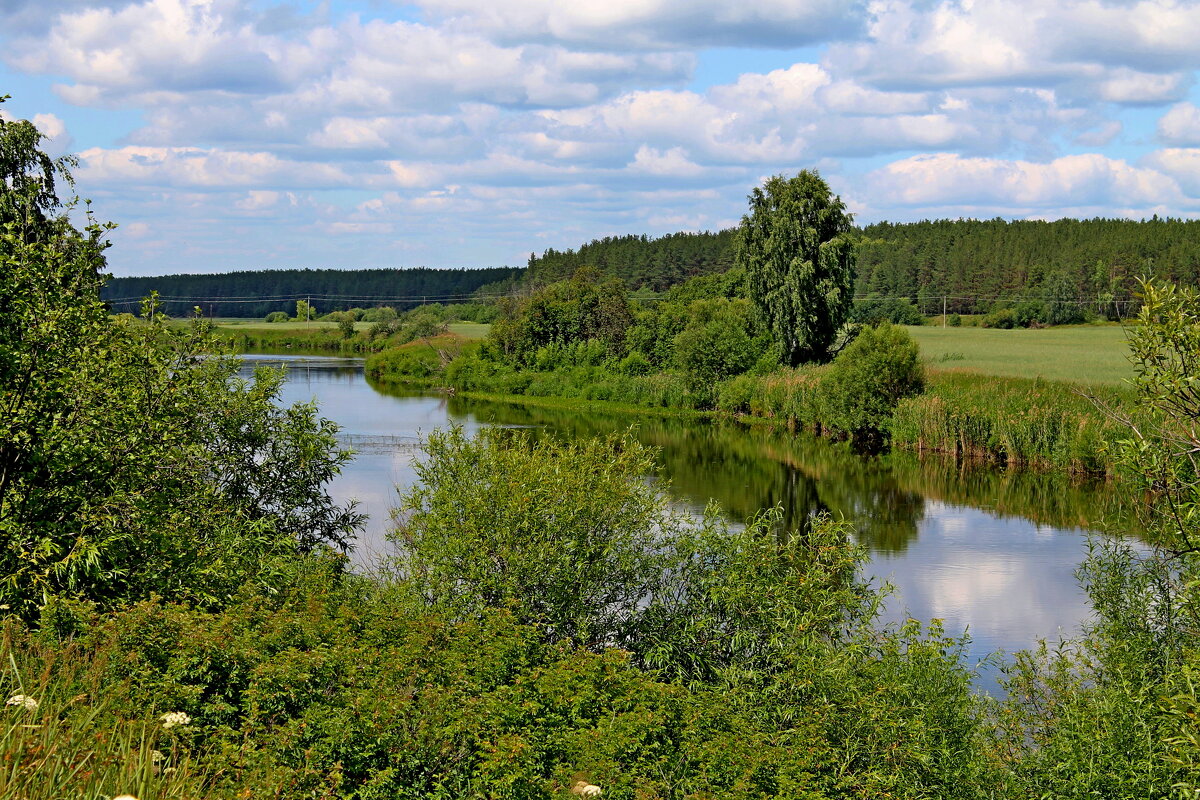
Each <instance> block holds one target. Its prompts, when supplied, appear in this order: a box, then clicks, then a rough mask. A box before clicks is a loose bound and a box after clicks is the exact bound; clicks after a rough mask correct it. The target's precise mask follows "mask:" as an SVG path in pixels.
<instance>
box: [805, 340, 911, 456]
mask: <svg viewBox="0 0 1200 800" xmlns="http://www.w3.org/2000/svg"><path fill="white" fill-rule="evenodd" d="M924 390H925V368H924V367H923V366H922V365H921V360H920V354H919V353H918V351H917V344H916V342H914V341H913V340H912V337H911V336H909V335H908V333H907V332H906V331H905V330H904V329H903V328H899V327H896V326H894V325H891V324H890V323H887V322H884V323H882V324H881V325H879V326H878V327H874V328H872V327H867V328H864V329H863V330H862V331H861V332H860V333H859V334H858V336H857V337H856V338H855V339H854V341H853V342H851V343H850V345H849V346H848V347H846V349H844V350H843V351H842V352H841V353H839V354H838V356H837V358H835V359H834V360H833V364H832V365H831V366H830V368H829V371H828V372H827V373H825V375H824V376H823V377H822V379H821V386H820V392H821V400H820V403H821V405H822V409H823V411H822V413H821V424H822V425H823V426H824V427H826V428H829V429H831V430H834V431H837V432H839V433H842V434H845V435H847V436H851V437H853V438H854V439H855V440H856V441H858V442H872V443H883V442H886V441H887V439H888V437H889V434H890V429H891V419H892V413H893V411H894V410H895V408H896V404H897V403H899V402H900V401H901V400H903V399H904V398H906V397H913V396H914V395H919V394H921V392H923V391H924Z"/></svg>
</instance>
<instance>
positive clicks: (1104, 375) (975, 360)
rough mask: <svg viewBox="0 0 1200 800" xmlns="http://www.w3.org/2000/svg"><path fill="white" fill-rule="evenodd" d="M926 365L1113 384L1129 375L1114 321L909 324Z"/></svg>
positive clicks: (1130, 370) (1124, 349) (1121, 332)
mask: <svg viewBox="0 0 1200 800" xmlns="http://www.w3.org/2000/svg"><path fill="white" fill-rule="evenodd" d="M908 332H909V333H910V334H912V337H913V339H915V340H916V342H917V344H918V345H920V347H921V355H922V356H923V357H924V358H925V360H926V362H927V363H928V365H929V367H930V368H931V369H935V370H947V371H959V370H961V371H972V372H982V373H986V374H988V375H1002V376H1006V377H1015V378H1037V377H1042V378H1045V379H1047V380H1058V381H1071V382H1073V383H1092V384H1118V383H1121V382H1122V381H1123V380H1125V379H1126V378H1130V377H1132V376H1133V366H1132V365H1131V364H1130V362H1129V360H1128V359H1127V358H1126V353H1127V352H1128V348H1127V347H1126V345H1125V336H1126V334H1125V330H1124V329H1123V328H1122V327H1121V326H1120V325H1069V326H1064V327H1061V328H1042V329H1037V330H1025V329H1016V330H1008V331H1006V330H996V329H992V328H938V327H930V326H926V327H909V328H908Z"/></svg>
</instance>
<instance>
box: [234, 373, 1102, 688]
mask: <svg viewBox="0 0 1200 800" xmlns="http://www.w3.org/2000/svg"><path fill="white" fill-rule="evenodd" d="M270 360H278V357H273V358H272V357H250V359H249V361H248V364H247V368H249V367H250V366H251V365H252V364H253V363H254V362H258V361H270ZM288 361H289V375H288V380H287V382H286V383H285V385H284V390H283V395H284V396H283V400H284V402H288V403H290V402H296V401H305V402H307V401H309V400H312V399H316V401H317V402H318V404H319V405H320V409H321V413H322V414H323V415H324V416H327V417H330V418H331V419H333V420H335V421H337V422H338V423H339V424H340V425H341V426H342V435H343V439H344V441H345V442H346V443H347V444H349V445H351V446H353V447H354V448H355V450H356V451H357V452H358V455H357V457H356V458H355V460H354V461H353V462H352V463H351V464H350V465H349V466H348V467H347V468H346V470H345V472H344V473H343V475H342V476H341V477H340V478H339V479H338V480H337V481H336V483H335V484H334V486H333V491H334V493H335V494H336V495H337V496H338V497H339V498H355V499H358V500H359V501H360V502H361V504H362V510H363V511H365V512H366V513H368V514H369V515H370V521H369V522H368V525H367V529H366V530H365V531H364V533H363V535H362V536H361V537H360V539H359V544H358V547H357V548H356V553H355V558H356V560H357V561H358V562H359V563H360V564H363V565H369V564H370V563H371V562H372V561H373V560H374V559H375V558H377V557H378V556H379V555H380V554H381V553H386V551H387V544H386V539H385V534H386V531H387V527H388V510H389V509H390V508H391V507H392V505H394V501H395V498H396V490H395V487H396V486H397V485H399V486H401V487H403V486H406V485H410V484H411V483H412V482H413V480H414V479H415V473H414V471H413V468H412V464H413V460H414V459H415V458H416V457H417V456H418V455H419V449H418V445H419V442H420V438H421V436H422V435H423V434H427V433H428V432H429V431H431V430H433V429H435V428H438V427H444V426H445V425H447V424H451V423H453V424H458V425H462V426H463V427H464V428H465V429H467V430H468V431H470V430H474V429H477V428H478V427H479V426H481V425H505V426H522V427H530V428H533V429H534V430H535V431H539V432H544V433H552V434H554V435H559V436H566V437H583V436H596V435H604V434H608V433H612V432H617V431H623V430H627V429H632V430H633V432H634V435H635V436H636V437H637V438H638V439H639V440H641V441H642V442H644V443H647V444H651V445H654V446H655V447H657V448H659V453H660V455H659V462H660V466H661V474H662V476H663V477H664V478H666V479H667V480H668V481H669V486H670V490H669V492H670V494H671V496H672V497H673V498H674V499H675V500H676V501H677V502H678V503H680V504H681V505H684V506H686V507H688V508H690V509H692V510H695V511H700V510H702V509H703V508H704V507H705V506H706V505H707V504H708V503H709V502H710V501H715V502H716V503H718V504H719V505H720V507H721V509H722V510H723V513H725V514H726V515H727V516H728V517H729V518H730V519H731V520H733V521H735V522H744V521H745V520H747V519H749V518H751V517H753V516H754V515H755V514H757V513H758V512H759V511H760V510H762V509H764V508H770V507H774V506H780V507H781V508H782V509H783V525H784V526H785V528H786V529H788V530H795V529H802V528H803V527H804V526H805V525H806V524H807V522H808V520H810V519H811V518H812V516H813V515H814V514H817V513H819V512H828V513H830V514H832V515H833V516H834V517H841V518H845V519H848V520H850V521H851V522H852V523H853V525H854V528H855V531H856V539H857V541H858V542H860V543H861V544H862V545H864V546H865V547H866V548H867V549H868V550H869V551H870V553H871V561H870V563H869V565H868V567H867V572H868V574H869V575H870V576H871V577H873V578H875V579H876V580H878V581H888V582H890V583H891V584H892V585H893V587H894V594H893V595H892V597H891V598H890V601H889V603H888V605H887V607H886V616H887V618H888V619H889V620H892V621H900V620H903V619H905V618H906V617H908V616H912V617H914V618H917V619H921V620H929V619H931V618H934V617H936V618H940V619H942V620H944V622H945V625H946V629H947V631H948V632H950V633H955V634H957V633H961V632H963V631H964V630H967V631H969V633H970V635H971V638H972V645H971V647H970V649H969V656H970V657H971V658H973V659H975V660H979V659H982V658H983V657H984V656H986V655H987V654H989V653H991V652H994V651H996V650H1005V651H1009V652H1011V651H1013V650H1016V649H1020V648H1024V647H1029V646H1031V645H1033V644H1034V643H1035V642H1036V640H1037V639H1038V638H1042V637H1045V638H1050V639H1056V638H1058V637H1059V636H1064V635H1071V634H1073V633H1075V632H1076V631H1077V630H1078V627H1079V624H1080V622H1081V621H1083V620H1084V619H1085V618H1086V616H1087V614H1088V613H1089V606H1088V603H1087V598H1086V597H1085V595H1084V594H1083V592H1082V591H1081V589H1080V588H1079V586H1078V584H1077V583H1076V581H1075V578H1074V570H1075V569H1076V567H1077V566H1078V564H1079V562H1080V561H1081V560H1082V558H1083V555H1084V553H1085V549H1086V533H1085V531H1086V530H1089V529H1092V530H1094V529H1097V528H1099V527H1100V524H1101V521H1102V520H1104V519H1107V518H1112V517H1113V516H1114V514H1113V511H1114V504H1115V503H1116V502H1117V501H1116V498H1115V495H1114V493H1113V492H1112V491H1111V489H1110V487H1108V486H1106V485H1104V484H1103V483H1079V482H1073V481H1069V480H1064V479H1060V478H1056V477H1054V476H1048V475H1039V474H1034V473H1024V472H1000V471H997V470H994V469H990V468H981V467H972V466H969V465H959V464H955V463H953V462H952V461H947V460H944V459H940V458H936V459H924V460H923V459H920V458H918V457H916V456H915V455H912V454H908V453H893V454H889V455H886V456H876V457H872V458H861V457H859V456H856V455H855V454H853V453H852V452H851V451H850V450H849V449H848V448H846V447H845V446H841V445H834V444H831V443H829V442H827V441H824V440H820V439H816V438H814V437H810V436H805V435H792V434H786V433H782V432H777V431H774V430H769V429H766V428H750V429H748V428H746V427H743V426H740V425H736V424H708V423H702V422H696V421H685V420H678V419H662V418H656V417H652V416H645V417H631V416H626V415H606V414H596V413H587V414H582V413H577V412H567V411H562V410H556V409H545V408H536V407H531V406H522V405H512V404H507V403H495V402H484V401H476V400H468V399H464V398H456V397H446V396H444V395H432V396H430V395H422V394H411V393H404V392H395V391H394V390H390V389H386V388H383V387H373V386H372V385H370V384H369V383H368V382H367V381H366V379H365V378H364V376H363V372H362V367H361V362H358V361H354V360H350V359H328V358H308V357H300V358H294V359H292V358H290V359H288ZM991 683H992V678H990V677H989V678H985V679H984V681H983V682H982V685H983V686H984V688H988V687H989V686H990V685H991Z"/></svg>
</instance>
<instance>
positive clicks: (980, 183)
mask: <svg viewBox="0 0 1200 800" xmlns="http://www.w3.org/2000/svg"><path fill="white" fill-rule="evenodd" d="M0 32H2V33H0V94H5V93H6V94H10V95H12V99H11V100H10V101H9V102H7V103H5V104H4V106H3V113H6V114H8V115H9V116H15V117H23V118H27V119H33V120H35V122H37V123H38V125H39V126H40V127H41V128H42V130H43V132H44V133H45V134H46V136H47V148H48V149H49V150H51V151H52V152H55V153H66V152H72V153H75V154H77V155H78V156H79V159H80V163H79V167H78V169H77V178H78V187H79V192H80V194H81V195H82V196H84V197H87V198H90V199H91V200H93V206H94V208H95V210H96V212H97V214H98V216H100V217H101V218H104V219H111V220H113V221H115V222H117V223H118V224H119V228H118V229H117V231H116V232H115V233H114V234H113V240H114V244H115V246H114V247H113V249H112V250H110V251H109V256H110V258H109V261H110V264H111V266H112V271H113V273H114V274H117V275H152V274H163V273H168V272H181V271H190V272H219V271H226V270H231V269H246V268H257V267H305V266H312V267H325V266H329V267H347V268H352V267H368V266H418V265H427V266H452V267H456V266H464V267H476V266H492V265H502V264H513V265H516V264H523V263H524V261H525V259H526V258H527V257H528V254H529V253H530V252H531V251H541V250H543V249H545V248H547V247H556V248H562V247H572V246H576V245H578V244H580V243H582V242H584V241H587V240H589V239H592V238H595V237H598V236H605V235H609V234H624V233H650V234H661V233H668V232H672V231H677V230H698V229H717V228H721V227H726V226H729V225H733V224H736V222H737V221H738V219H739V218H740V216H741V214H742V213H743V211H744V210H745V207H746V195H747V193H748V192H749V190H750V189H751V188H752V187H753V186H754V185H756V184H757V183H758V182H760V181H761V180H762V179H763V178H764V177H766V176H768V175H772V174H778V173H794V172H795V171H797V170H799V169H804V168H816V169H819V170H820V171H821V173H822V175H824V176H825V177H826V178H827V179H828V181H829V182H830V184H831V185H832V186H833V187H834V189H835V190H836V191H837V192H838V193H839V194H840V195H841V196H842V197H843V199H845V200H846V202H847V203H848V205H849V206H850V208H851V209H852V210H853V211H854V212H855V214H856V217H857V219H858V220H859V221H860V222H873V221H877V220H896V221H904V220H913V219H922V218H939V217H950V218H957V217H964V216H967V217H995V216H1001V217H1006V218H1016V219H1024V218H1038V219H1054V218H1058V217H1063V216H1075V217H1080V216H1082V217H1092V216H1122V217H1134V218H1139V217H1147V216H1150V215H1152V214H1159V215H1165V216H1177V217H1191V216H1196V215H1197V214H1200V93H1198V91H1197V87H1196V80H1195V78H1196V68H1197V66H1198V62H1200V49H1197V48H1196V47H1195V42H1196V41H1200V4H1198V3H1196V2H1174V1H1173V0H1138V1H1137V2H1121V1H1120V0H1061V1H1060V2H1056V3H1047V2H1044V0H1003V1H1002V2H1001V1H999V0H993V1H992V2H988V0H947V2H936V0H918V1H917V2H902V1H901V0H877V1H871V2H846V0H756V2H755V3H741V4H734V3H729V2H727V0H690V2H687V3H682V2H667V1H666V0H577V1H576V2H571V3H565V2H561V0H504V1H503V2H497V1H496V0H421V1H420V2H414V3H388V2H384V1H383V0H379V1H378V2H375V1H372V2H353V3H350V2H338V1H337V0H328V1H327V2H320V3H311V2H309V3H297V4H286V3H267V2H242V1H241V0H142V1H141V2H122V0H107V2H93V1H92V0H49V2H47V1H46V0H36V1H35V0H5V1H4V2H3V3H0Z"/></svg>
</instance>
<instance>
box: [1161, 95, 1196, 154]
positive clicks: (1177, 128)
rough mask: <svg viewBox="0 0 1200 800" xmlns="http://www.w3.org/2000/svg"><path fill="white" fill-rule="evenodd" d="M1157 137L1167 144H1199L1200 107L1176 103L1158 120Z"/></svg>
mask: <svg viewBox="0 0 1200 800" xmlns="http://www.w3.org/2000/svg"><path fill="white" fill-rule="evenodd" d="M1158 137H1159V138H1160V139H1162V140H1163V141H1164V142H1166V143H1167V144H1174V145H1185V146H1188V145H1190V146H1193V147H1194V146H1200V108H1197V107H1196V106H1195V105H1194V104H1192V103H1178V104H1176V105H1174V106H1171V109H1170V110H1169V111H1168V112H1167V113H1166V114H1163V115H1162V117H1161V118H1160V119H1159V120H1158Z"/></svg>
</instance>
